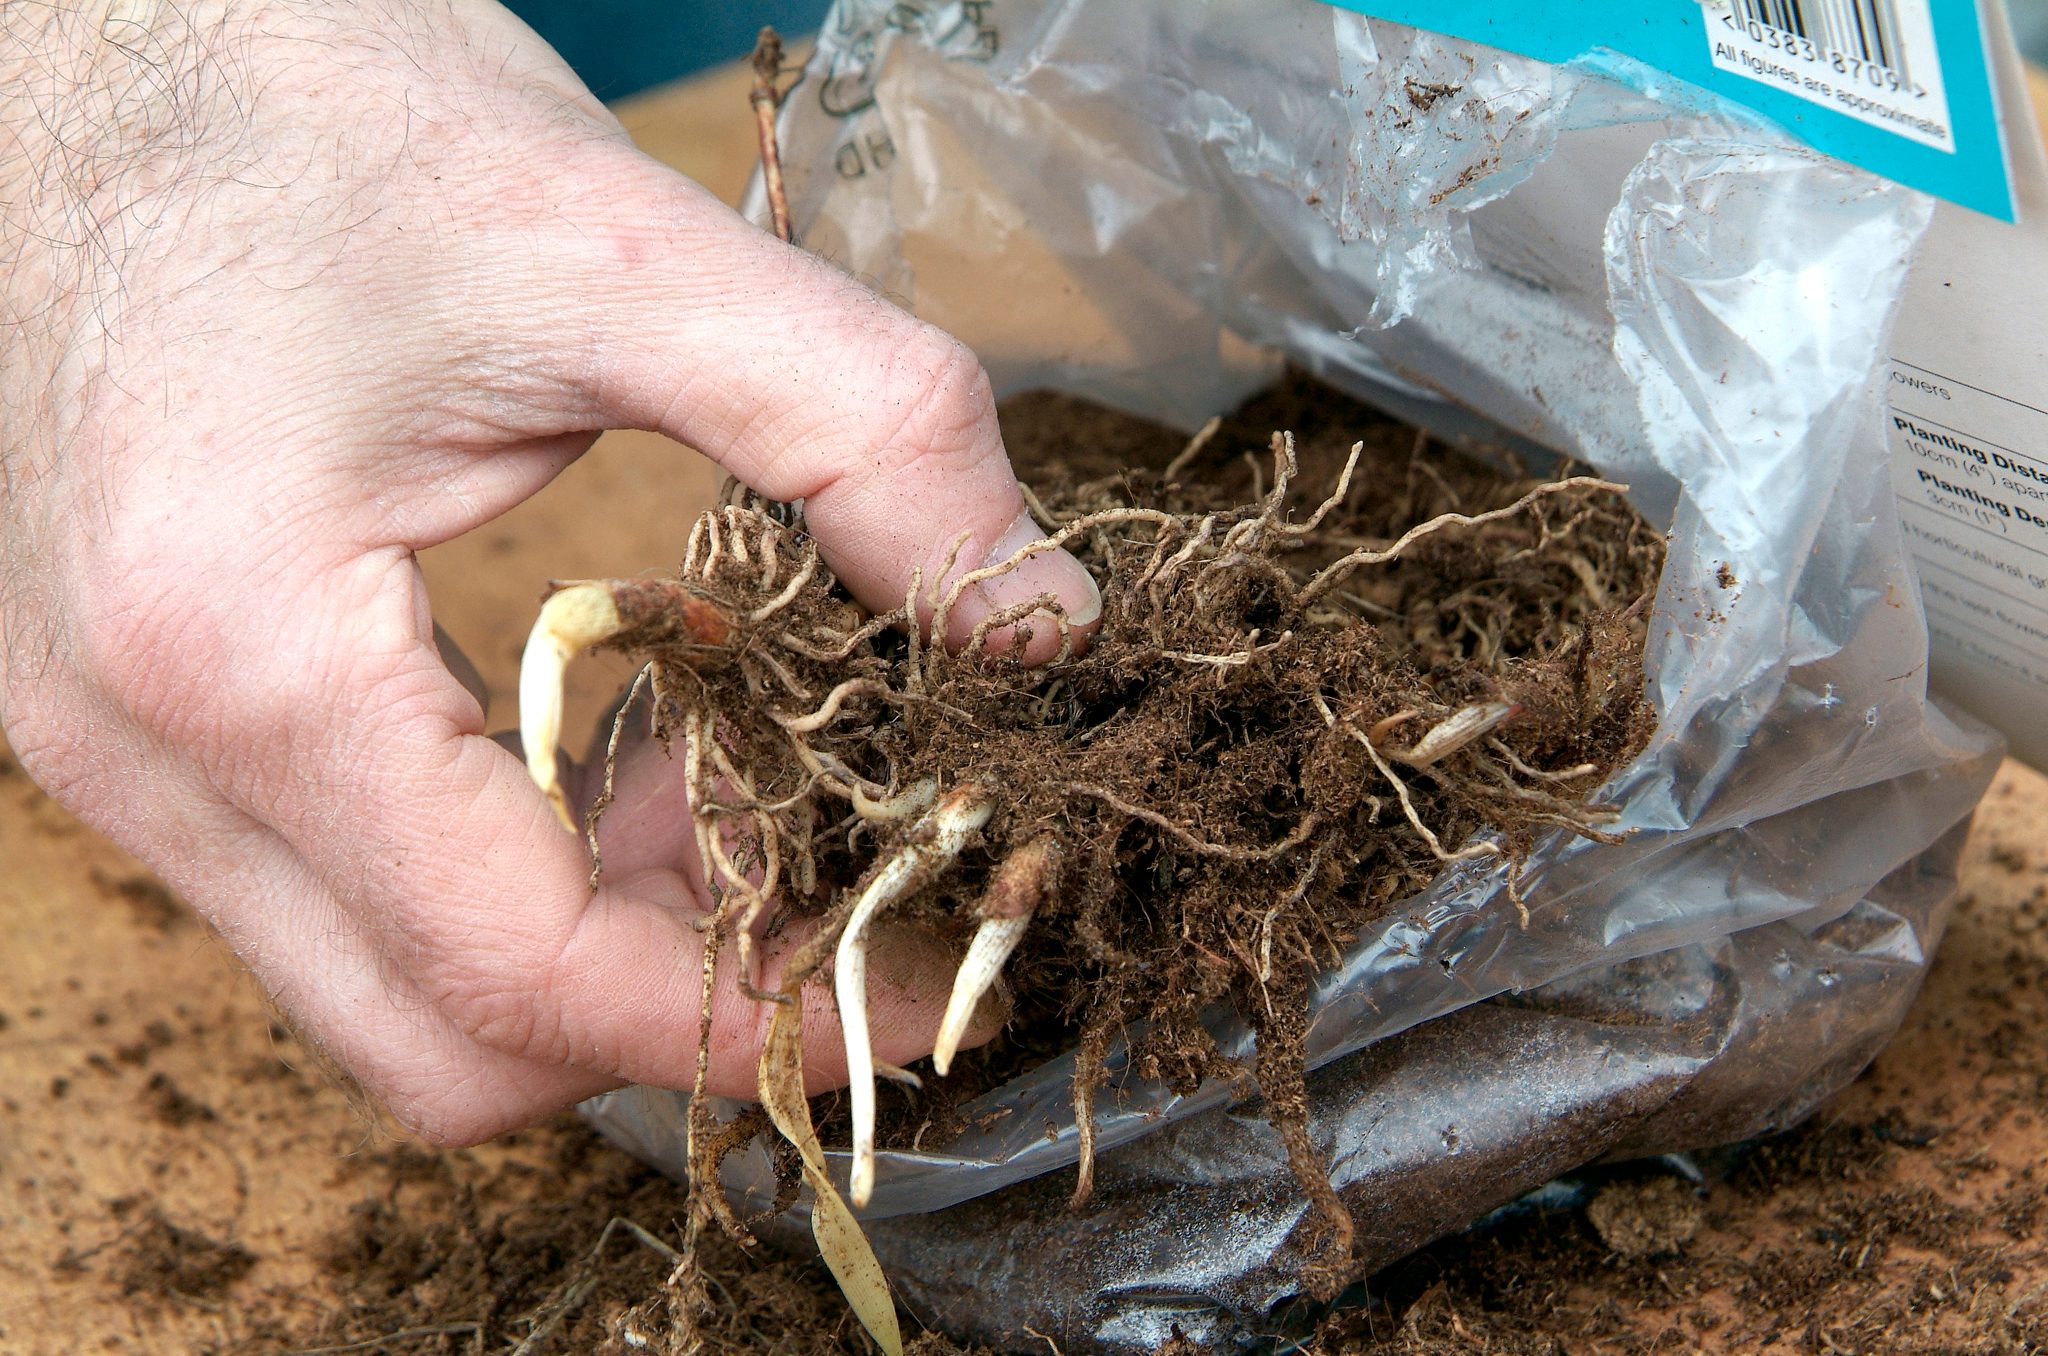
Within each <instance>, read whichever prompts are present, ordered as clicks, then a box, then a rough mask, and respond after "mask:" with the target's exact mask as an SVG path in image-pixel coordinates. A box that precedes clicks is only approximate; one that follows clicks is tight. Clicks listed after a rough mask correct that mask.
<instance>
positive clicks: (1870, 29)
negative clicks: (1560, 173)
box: [1328, 0, 2013, 221]
mask: <svg viewBox="0 0 2048 1356" xmlns="http://www.w3.org/2000/svg"><path fill="white" fill-rule="evenodd" d="M1328 3H1331V4H1336V5H1340V6H1342V7H1343V8H1345V9H1351V10H1356V11H1358V12H1360V13H1363V14H1368V15H1372V16H1374V17H1377V18H1382V19H1387V20H1391V21H1392V22H1395V23H1401V24H1407V25H1409V26H1411V27H1414V28H1422V29H1428V30H1431V31H1433V32H1437V33H1445V34H1448V35H1450V36H1451V37H1454V38H1462V39H1464V40H1465V41H1467V42H1480V43H1485V44H1486V45H1487V46H1489V47H1498V48H1501V49H1502V50H1504V51H1510V52H1519V53H1521V54H1522V55H1524V56H1531V57H1535V58H1536V59H1537V60H1539V61H1548V62H1551V63H1553V64H1556V65H1566V66H1576V67H1579V68H1581V69H1591V70H1594V71H1597V72H1599V73H1601V74H1610V75H1611V74H1613V73H1614V71H1613V67H1612V63H1611V62H1606V61H1603V60H1602V54H1603V53H1620V54H1621V55H1623V56H1626V57H1629V58H1632V59H1633V60H1635V61H1638V62H1641V63H1643V64H1644V65H1646V66H1652V67H1655V68H1657V69H1658V70H1662V71H1665V72H1667V73H1669V74H1671V75H1674V76H1676V77H1678V78H1679V79H1681V80H1685V81H1688V82H1690V83H1692V84H1694V85H1698V86H1700V87H1701V88H1704V89H1708V90H1711V91H1713V92H1714V93H1715V94H1718V95H1720V96H1722V97H1723V98H1725V99H1728V100H1730V101H1731V102H1733V103H1738V104H1742V105H1744V106H1745V107H1747V108H1750V109H1753V110H1755V111H1756V112H1758V113H1761V114H1763V115H1764V116H1765V117H1767V118H1769V119H1771V120H1772V121H1773V122H1776V123H1778V124H1779V125H1781V126H1782V127H1784V128H1785V129H1786V130H1787V131H1789V132H1790V133H1792V135H1794V136H1796V137H1798V138H1799V139H1800V140H1802V141H1804V142H1806V143H1807V144H1808V145H1810V146H1812V147H1813V148H1814V149H1816V150H1819V151H1822V152H1824V153H1826V154H1828V155H1832V156H1834V157H1836V158H1837V159H1841V160H1846V161H1848V162H1850V163H1851V164H1854V165H1860V166H1862V167H1863V168H1864V169H1867V170H1870V171H1871V172H1872V173H1874V174H1881V175H1883V176H1884V177H1886V178H1887V179H1893V180H1896V181H1897V182H1899V183H1902V184H1905V185H1907V186H1908V187H1910V188H1917V189H1920V190H1922V191H1923V192H1927V193H1931V194H1933V195H1934V196H1936V197H1938V198H1946V199H1948V200H1949V201H1950V202H1955V203H1960V204H1962V205H1963V206H1964V207H1970V208H1974V209H1976V210H1977V211H1979V212H1983V213H1985V214H1986V215H1989V216H1993V217H1997V218H1999V219H2000V220H2003V221H2011V220H2013V195H2012V184H2011V179H2010V177H2009V174H2008V170H2007V165H2006V157H2005V148H2004V143H2003V142H2002V140H2001V139H2000V136H1999V129H1998V113H1997V106H1996V103H1995V102H1994V99H1993V96H1992V75H1991V69H1990V63H1989V62H1988V60H1987V59H1986V55H1987V54H1986V51H1985V45H1984V37H1983V30H1982V28H1981V26H1980V24H1979V21H1978V14H1977V6H1976V4H1975V3H1974V0H1642V2H1641V3H1638V4H1636V5H1612V6H1608V5H1598V6H1593V5H1550V4H1538V5H1530V4H1510V3H1502V2H1501V0H1428V2H1427V3H1424V2H1423V0H1328Z"/></svg>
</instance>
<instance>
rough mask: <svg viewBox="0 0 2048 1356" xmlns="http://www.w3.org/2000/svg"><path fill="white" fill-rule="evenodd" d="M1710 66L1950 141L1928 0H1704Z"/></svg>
mask: <svg viewBox="0 0 2048 1356" xmlns="http://www.w3.org/2000/svg"><path fill="white" fill-rule="evenodd" d="M1702 8H1703V9H1704V10H1705V12H1706V15H1707V24H1706V30H1707V42H1708V44H1709V45H1710V47H1711V48H1712V51H1713V59H1714V65H1715V66H1716V67H1718V68H1720V69H1722V70H1726V71H1731V72H1733V73H1735V74H1737V75H1740V76H1743V77H1745V78H1746V79H1750V80H1755V81H1758V82H1760V83H1762V84H1766V85H1771V86H1774V87H1776V88H1779V89H1782V90H1784V91H1786V92H1787V93H1790V94H1795V95H1797V96H1798V97H1800V98H1802V99H1805V100H1807V101H1809V102H1811V103H1815V104H1819V105H1821V106H1823V107H1827V108H1833V109H1835V110H1836V111H1837V112H1840V113H1844V114H1846V115H1847V116H1849V117H1852V118H1855V119H1857V120H1858V121H1861V122H1866V123H1869V124H1871V125H1872V126H1875V127H1882V128H1884V129H1885V130H1887V131H1890V132H1894V133H1897V134H1898V135H1900V136H1904V137H1908V138H1910V139H1912V140H1914V141H1918V142H1921V143H1922V144H1925V145H1929V146H1935V147H1938V148H1940V149H1942V150H1945V151H1952V150H1954V149H1955V144H1954V141H1953V138H1952V136H1951V134H1950V131H1949V113H1948V98H1947V95H1946V92H1945V91H1944V89H1943V87H1942V79H1941V58H1940V56H1939V54H1938V53H1937V52H1936V50H1935V45H1934V21H1933V16H1932V14H1931V13H1930V12H1929V8H1928V0H1703V3H1702Z"/></svg>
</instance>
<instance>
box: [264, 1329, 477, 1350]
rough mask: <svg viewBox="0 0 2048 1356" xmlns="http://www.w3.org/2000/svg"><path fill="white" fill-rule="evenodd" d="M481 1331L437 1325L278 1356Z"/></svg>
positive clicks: (363, 1348) (364, 1348)
mask: <svg viewBox="0 0 2048 1356" xmlns="http://www.w3.org/2000/svg"><path fill="white" fill-rule="evenodd" d="M482 1330H483V1325H482V1324H480V1323H438V1324H436V1325H434V1326H433V1327H431V1328H400V1329H399V1330H398V1331H397V1332H387V1333H385V1334H384V1335H383V1336H381V1337H365V1338H364V1339H363V1340H362V1341H360V1342H343V1343H342V1344H341V1345H340V1346H333V1347H294V1348H292V1349H291V1350H290V1351H285V1352H279V1353H278V1356H335V1353H338V1352H343V1351H370V1350H373V1349H375V1348H377V1347H381V1346H383V1345H384V1344H385V1343H387V1342H410V1341H412V1340H413V1339H414V1338H419V1337H467V1336H469V1335H470V1334H472V1333H476V1332H481V1331H482Z"/></svg>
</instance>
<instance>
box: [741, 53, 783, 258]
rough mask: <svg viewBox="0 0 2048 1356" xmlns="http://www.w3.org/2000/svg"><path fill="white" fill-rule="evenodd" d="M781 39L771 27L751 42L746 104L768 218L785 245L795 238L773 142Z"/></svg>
mask: <svg viewBox="0 0 2048 1356" xmlns="http://www.w3.org/2000/svg"><path fill="white" fill-rule="evenodd" d="M781 78H782V37H781V35H780V34H778V33H777V32H776V31H775V30H774V29H772V28H764V29H762V30H761V36H760V37H759V38H757V39H755V41H754V88H753V90H752V92H751V93H749V94H748V96H747V102H748V103H750V104H752V105H753V106H754V129H755V130H756V131H757V132H758V133H759V134H760V138H761V183H762V186H763V187H765V188H766V189H767V190H768V216H769V219H770V220H772V221H773V222H774V224H775V238H776V239H777V240H780V241H781V242H782V243H783V244H785V245H787V244H789V243H791V241H792V240H793V239H794V236H793V234H792V233H791V231H790V228H789V194H788V192H787V191H786V190H785V189H784V188H783V186H782V148H781V146H780V145H779V144H778V143H777V141H776V139H775V115H776V114H777V113H779V112H781V111H782V91H781V89H780V88H778V87H777V85H776V82H777V81H778V80H780V79H781Z"/></svg>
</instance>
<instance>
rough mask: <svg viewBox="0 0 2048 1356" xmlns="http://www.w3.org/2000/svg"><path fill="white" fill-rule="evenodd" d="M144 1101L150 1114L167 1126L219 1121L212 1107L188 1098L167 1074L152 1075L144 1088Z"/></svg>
mask: <svg viewBox="0 0 2048 1356" xmlns="http://www.w3.org/2000/svg"><path fill="white" fill-rule="evenodd" d="M142 1091H143V1100H144V1101H145V1102H147V1103H148V1105H149V1114H150V1115H152V1116H154V1117H156V1118H157V1119H158V1120H160V1121H162V1122H163V1123H164V1124H165V1125H174V1126H183V1125H191V1124H193V1123H194V1122H196V1121H211V1120H218V1119H219V1117H218V1116H216V1115H215V1114H214V1110H213V1108H212V1107H210V1106H208V1105H207V1104H206V1103H204V1102H202V1101H199V1100H197V1099H196V1098H193V1097H190V1096H188V1095H187V1094H186V1093H185V1091H184V1089H182V1088H180V1087H179V1086H178V1085H177V1084H176V1083H173V1082H172V1081H171V1080H170V1077H169V1075H167V1074H160V1073H158V1074H151V1075H150V1076H149V1082H148V1083H147V1084H145V1085H144V1086H143V1090H142Z"/></svg>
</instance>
